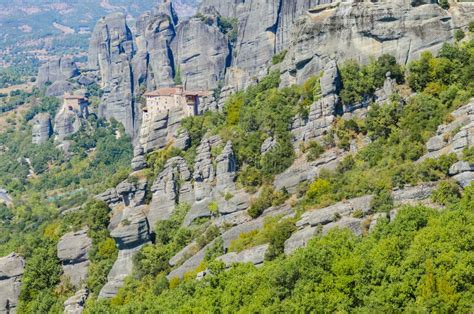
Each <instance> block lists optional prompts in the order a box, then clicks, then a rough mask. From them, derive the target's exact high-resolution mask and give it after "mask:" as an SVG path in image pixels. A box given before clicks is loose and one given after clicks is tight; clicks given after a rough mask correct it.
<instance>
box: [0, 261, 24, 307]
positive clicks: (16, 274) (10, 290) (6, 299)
mask: <svg viewBox="0 0 474 314" xmlns="http://www.w3.org/2000/svg"><path fill="white" fill-rule="evenodd" d="M24 270H25V260H24V259H23V258H22V257H21V256H19V255H17V254H16V253H12V254H10V255H8V256H5V257H2V258H0V313H15V312H16V306H17V304H18V298H19V296H20V285H21V276H22V275H23V272H24Z"/></svg>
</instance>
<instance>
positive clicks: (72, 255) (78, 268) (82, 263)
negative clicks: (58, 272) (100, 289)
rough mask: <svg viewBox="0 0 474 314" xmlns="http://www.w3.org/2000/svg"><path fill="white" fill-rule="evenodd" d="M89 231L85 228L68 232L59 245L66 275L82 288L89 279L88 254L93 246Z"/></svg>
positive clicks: (59, 254) (59, 256)
mask: <svg viewBox="0 0 474 314" xmlns="http://www.w3.org/2000/svg"><path fill="white" fill-rule="evenodd" d="M87 232H88V230H87V229H84V230H80V231H77V232H70V233H67V234H65V235H64V236H62V237H61V239H60V240H59V242H58V246H57V248H58V258H59V260H60V261H61V264H62V268H63V273H64V276H65V277H66V278H67V280H69V281H70V283H71V284H72V285H73V286H74V287H76V288H80V287H81V286H82V285H83V284H84V282H85V281H86V279H87V269H88V267H89V259H88V254H89V250H90V248H91V246H92V239H91V238H89V236H88V235H87Z"/></svg>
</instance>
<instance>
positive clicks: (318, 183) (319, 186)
mask: <svg viewBox="0 0 474 314" xmlns="http://www.w3.org/2000/svg"><path fill="white" fill-rule="evenodd" d="M331 191H332V187H331V183H330V182H329V181H327V180H325V179H316V180H315V181H314V182H313V183H311V184H310V185H309V187H308V190H307V191H306V198H307V199H308V200H309V201H310V202H314V203H320V202H322V201H323V200H324V198H325V197H327V194H329V193H331Z"/></svg>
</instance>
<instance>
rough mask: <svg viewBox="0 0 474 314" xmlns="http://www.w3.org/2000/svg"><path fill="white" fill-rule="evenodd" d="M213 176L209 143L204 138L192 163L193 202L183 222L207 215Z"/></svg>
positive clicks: (189, 221) (186, 222) (209, 213)
mask: <svg viewBox="0 0 474 314" xmlns="http://www.w3.org/2000/svg"><path fill="white" fill-rule="evenodd" d="M214 178H215V170H214V166H213V164H212V158H211V143H210V142H209V139H208V138H204V139H203V140H202V142H201V145H199V146H198V148H197V150H196V159H195V163H194V173H193V179H194V203H193V205H192V206H191V209H190V211H189V212H188V214H187V215H186V218H185V219H184V224H185V225H189V224H190V223H191V222H192V221H193V220H194V219H197V218H200V217H209V216H210V215H211V212H210V210H209V208H208V206H209V204H210V202H211V201H212V194H211V192H212V183H213V181H214Z"/></svg>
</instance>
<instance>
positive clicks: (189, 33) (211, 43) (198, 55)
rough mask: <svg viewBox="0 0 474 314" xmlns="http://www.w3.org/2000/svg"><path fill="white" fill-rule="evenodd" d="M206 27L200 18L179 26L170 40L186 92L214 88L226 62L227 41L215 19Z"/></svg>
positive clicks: (209, 18) (220, 78)
mask: <svg viewBox="0 0 474 314" xmlns="http://www.w3.org/2000/svg"><path fill="white" fill-rule="evenodd" d="M207 19H208V21H213V22H212V23H207V22H206V21H205V19H202V18H200V17H195V18H191V19H190V20H188V21H185V22H183V23H181V24H180V25H179V26H178V27H177V29H176V38H174V40H173V43H172V45H173V52H174V59H175V62H176V65H177V69H176V71H179V74H180V76H181V80H182V83H183V85H184V86H185V87H186V89H189V90H203V91H209V90H213V89H215V88H216V87H218V85H219V82H221V81H223V80H224V75H225V71H226V67H227V66H228V64H227V63H228V62H229V60H230V49H229V43H228V40H227V37H226V36H225V35H224V34H223V33H222V32H221V30H220V29H219V26H218V25H217V17H216V16H209V17H207Z"/></svg>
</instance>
